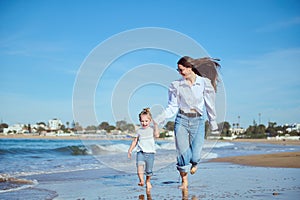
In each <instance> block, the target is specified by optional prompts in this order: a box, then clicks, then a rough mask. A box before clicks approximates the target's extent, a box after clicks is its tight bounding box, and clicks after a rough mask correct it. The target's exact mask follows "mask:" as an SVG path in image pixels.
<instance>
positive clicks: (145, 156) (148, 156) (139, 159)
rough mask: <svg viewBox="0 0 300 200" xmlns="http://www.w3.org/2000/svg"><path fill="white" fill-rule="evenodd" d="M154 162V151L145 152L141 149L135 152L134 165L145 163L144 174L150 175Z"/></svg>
mask: <svg viewBox="0 0 300 200" xmlns="http://www.w3.org/2000/svg"><path fill="white" fill-rule="evenodd" d="M153 164H154V153H145V152H142V151H139V152H137V154H136V166H137V167H138V166H139V165H145V173H146V176H152V175H153V172H152V169H153Z"/></svg>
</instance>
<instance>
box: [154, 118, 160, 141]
mask: <svg viewBox="0 0 300 200" xmlns="http://www.w3.org/2000/svg"><path fill="white" fill-rule="evenodd" d="M153 126H154V127H153V129H154V131H153V136H154V137H155V138H159V130H158V125H157V123H156V122H155V121H153Z"/></svg>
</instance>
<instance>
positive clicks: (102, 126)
mask: <svg viewBox="0 0 300 200" xmlns="http://www.w3.org/2000/svg"><path fill="white" fill-rule="evenodd" d="M108 127H109V123H108V122H101V124H99V126H98V129H99V130H106V131H107V130H108Z"/></svg>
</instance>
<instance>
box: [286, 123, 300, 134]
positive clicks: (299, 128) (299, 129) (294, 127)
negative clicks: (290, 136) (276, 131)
mask: <svg viewBox="0 0 300 200" xmlns="http://www.w3.org/2000/svg"><path fill="white" fill-rule="evenodd" d="M286 131H287V132H292V131H297V132H298V133H299V132H300V124H297V123H294V124H291V125H288V128H287V129H286Z"/></svg>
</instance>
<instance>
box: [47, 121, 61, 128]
mask: <svg viewBox="0 0 300 200" xmlns="http://www.w3.org/2000/svg"><path fill="white" fill-rule="evenodd" d="M61 126H62V122H61V120H59V119H51V120H49V121H48V128H49V130H58V129H60V127H61Z"/></svg>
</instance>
